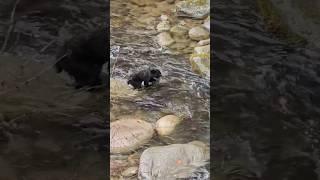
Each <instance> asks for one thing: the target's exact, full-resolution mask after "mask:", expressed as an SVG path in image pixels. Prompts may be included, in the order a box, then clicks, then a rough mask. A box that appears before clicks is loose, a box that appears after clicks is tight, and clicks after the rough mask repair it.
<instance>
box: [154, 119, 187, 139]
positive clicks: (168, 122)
mask: <svg viewBox="0 0 320 180" xmlns="http://www.w3.org/2000/svg"><path fill="white" fill-rule="evenodd" d="M180 122H181V119H180V118H179V117H177V116H175V115H167V116H164V117H162V118H160V119H159V120H158V121H157V122H156V131H157V133H158V134H159V135H160V136H167V135H169V134H171V133H172V132H173V131H174V130H175V128H176V126H177V125H178V124H179V123H180Z"/></svg>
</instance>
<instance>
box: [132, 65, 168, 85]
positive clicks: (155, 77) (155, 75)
mask: <svg viewBox="0 0 320 180" xmlns="http://www.w3.org/2000/svg"><path fill="white" fill-rule="evenodd" d="M161 76H162V74H161V72H160V71H159V70H158V69H146V70H142V71H139V72H138V73H135V74H133V75H132V76H131V77H130V78H129V80H128V82H127V83H128V84H131V85H132V86H133V88H134V89H140V88H142V82H143V84H144V86H145V87H148V86H152V85H154V84H156V83H157V82H159V81H160V77H161ZM149 83H151V84H149Z"/></svg>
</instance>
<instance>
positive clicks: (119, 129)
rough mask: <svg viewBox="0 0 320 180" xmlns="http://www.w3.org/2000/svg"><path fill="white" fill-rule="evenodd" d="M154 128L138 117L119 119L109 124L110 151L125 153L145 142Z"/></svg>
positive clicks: (151, 134) (150, 136)
mask: <svg viewBox="0 0 320 180" xmlns="http://www.w3.org/2000/svg"><path fill="white" fill-rule="evenodd" d="M153 133H154V130H153V127H152V125H151V124H150V123H148V122H146V121H143V120H140V119H121V120H118V121H115V122H112V123H111V125H110V152H111V153H127V152H130V151H133V150H135V149H137V148H139V147H140V146H142V145H143V144H145V143H147V142H148V141H149V140H150V139H151V138H152V136H153Z"/></svg>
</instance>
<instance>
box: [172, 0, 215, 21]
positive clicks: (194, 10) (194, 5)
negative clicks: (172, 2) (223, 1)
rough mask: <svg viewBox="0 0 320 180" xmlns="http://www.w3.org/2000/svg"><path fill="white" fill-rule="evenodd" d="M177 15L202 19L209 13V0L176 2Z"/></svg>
mask: <svg viewBox="0 0 320 180" xmlns="http://www.w3.org/2000/svg"><path fill="white" fill-rule="evenodd" d="M176 13H177V16H183V17H191V18H197V19H202V18H205V17H206V16H207V15H208V14H209V13H210V0H186V1H179V2H178V3H176Z"/></svg>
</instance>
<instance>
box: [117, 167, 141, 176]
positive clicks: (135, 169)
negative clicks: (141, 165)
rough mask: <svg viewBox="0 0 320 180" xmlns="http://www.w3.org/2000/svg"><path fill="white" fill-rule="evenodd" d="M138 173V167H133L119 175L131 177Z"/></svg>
mask: <svg viewBox="0 0 320 180" xmlns="http://www.w3.org/2000/svg"><path fill="white" fill-rule="evenodd" d="M137 173H138V167H137V166H134V167H129V168H127V169H126V170H124V171H123V172H122V173H121V175H122V176H124V177H131V176H134V175H136V174H137Z"/></svg>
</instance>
